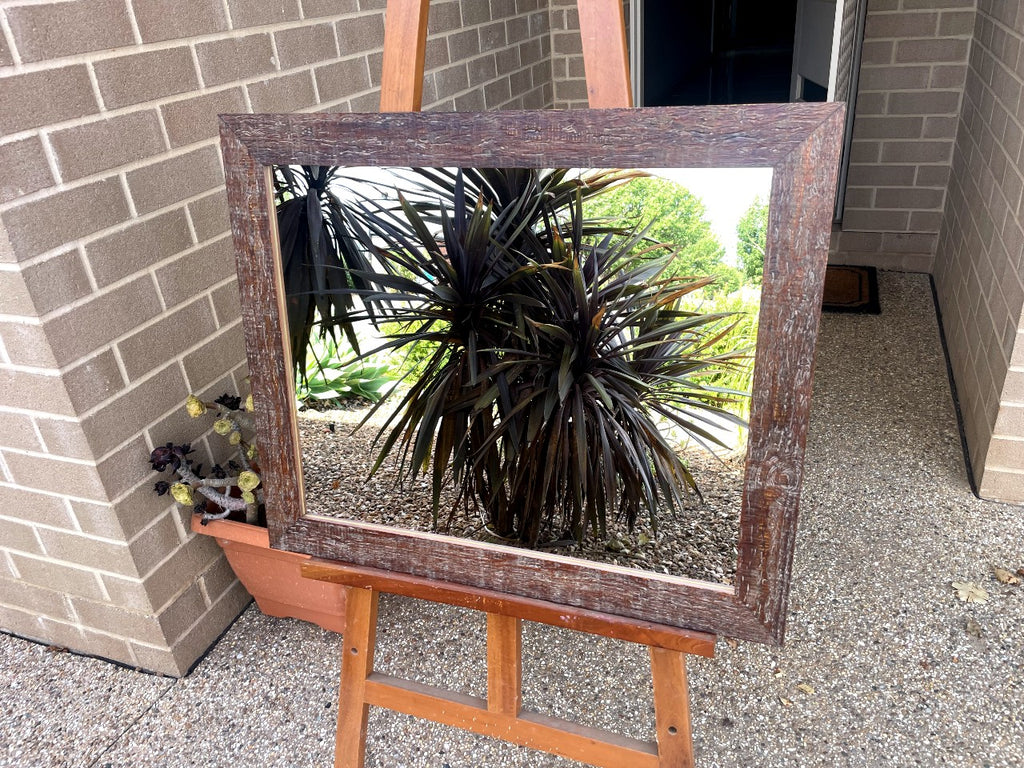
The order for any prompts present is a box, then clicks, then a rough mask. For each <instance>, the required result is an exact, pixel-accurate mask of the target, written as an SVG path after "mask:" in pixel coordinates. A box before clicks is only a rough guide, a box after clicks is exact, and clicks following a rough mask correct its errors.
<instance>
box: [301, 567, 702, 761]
mask: <svg viewBox="0 0 1024 768" xmlns="http://www.w3.org/2000/svg"><path fill="white" fill-rule="evenodd" d="M302 575H303V576H305V577H306V578H311V579H317V580H320V581H327V582H331V583H334V584H342V585H344V586H345V588H346V589H345V591H346V593H347V594H346V599H347V606H346V621H345V634H344V648H343V651H342V654H343V656H342V665H341V689H340V694H339V699H338V731H337V735H336V741H335V752H334V765H335V768H363V761H364V758H365V754H366V722H367V716H368V713H369V708H370V705H373V706H378V707H384V708H385V709H390V710H394V711H396V712H402V713H404V714H407V715H413V716H414V717H419V718H423V719H425V720H430V721H432V722H436V723H444V724H446V725H453V726H455V727H457V728H463V729H465V730H468V731H473V732H474V733H480V734H484V735H485V736H492V737H494V738H498V739H502V740H504V741H509V742H513V743H515V744H519V745H521V746H524V747H531V748H533V749H540V750H543V751H545V752H551V753H553V754H556V755H561V756H562V757H567V758H570V759H572V760H579V761H581V762H585V763H589V764H591V765H595V766H600V767H601V768H690V767H691V766H693V739H692V737H691V734H690V704H689V691H688V689H687V680H686V654H688V653H691V654H696V655H699V656H707V657H711V656H713V655H714V652H715V637H714V635H709V634H707V633H704V632H694V631H691V630H685V629H678V628H675V627H666V626H662V625H659V624H651V623H648V622H643V621H637V620H635V619H627V618H623V617H621V616H611V615H608V614H603V613H598V612H595V611H588V610H585V609H582V608H572V607H567V606H564V605H556V604H554V603H548V602H545V601H542V600H534V599H531V598H525V597H516V596H512V595H507V594H503V593H500V592H492V591H489V590H485V589H478V588H476V587H469V586H465V585H461V584H451V583H446V582H439V581H435V580H433V579H424V578H420V577H417V576H410V575H408V574H403V573H394V572H390V571H381V570H377V569H374V568H365V567H362V566H355V565H347V564H344V563H335V562H328V561H324V560H312V561H310V562H308V563H306V564H304V565H303V566H302ZM381 592H387V593H390V594H396V595H405V596H407V597H414V598H418V599H422V600H430V601H432V602H436V603H446V604H448V605H457V606H460V607H462V608H472V609H474V610H478V611H484V612H486V613H487V698H486V699H480V698H477V697H475V696H467V695H465V694H462V693H456V692H453V691H448V690H444V689H441V688H437V687H434V686H430V685H423V684H421V683H416V682H413V681H411V680H405V679H402V678H397V677H393V676H391V675H384V674H381V673H379V672H374V671H373V654H374V646H375V640H376V633H377V601H378V597H379V595H380V593H381ZM523 619H526V620H527V621H536V622H540V623H542V624H551V625H553V626H556V627H565V628H567V629H574V630H578V631H581V632H589V633H591V634H595V635H602V636H604V637H612V638H616V639H620V640H629V641H632V642H635V643H641V644H643V645H647V646H648V647H649V648H650V655H651V673H652V677H653V680H654V712H655V730H656V733H657V742H656V743H652V742H646V741H639V740H637V739H632V738H629V737H626V736H622V735H620V734H617V733H613V732H610V731H604V730H600V729H597V728H589V727H586V726H582V725H579V724H578V723H574V722H571V721H568V720H562V719H559V718H554V717H547V716H544V715H539V714H536V713H532V712H525V711H523V708H522V646H521V639H522V634H521V621H522V620H523Z"/></svg>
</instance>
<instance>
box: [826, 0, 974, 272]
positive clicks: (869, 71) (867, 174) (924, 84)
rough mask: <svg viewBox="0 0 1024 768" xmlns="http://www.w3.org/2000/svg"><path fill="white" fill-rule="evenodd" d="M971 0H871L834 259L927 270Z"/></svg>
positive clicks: (964, 58)
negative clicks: (848, 166) (843, 201)
mask: <svg viewBox="0 0 1024 768" xmlns="http://www.w3.org/2000/svg"><path fill="white" fill-rule="evenodd" d="M973 20H974V0H869V1H868V9H867V19H866V23H865V30H864V48H863V51H862V59H861V69H860V81H859V84H858V92H857V102H856V117H855V119H854V125H853V143H852V147H851V151H850V171H849V177H848V180H847V188H846V198H845V205H844V210H843V216H842V228H841V230H840V231H838V232H836V233H835V235H834V238H833V246H832V249H833V254H832V256H831V260H832V261H833V262H835V263H853V264H857V263H865V264H874V265H876V266H882V267H887V268H891V269H904V270H909V271H914V272H930V271H931V269H932V264H933V260H934V257H935V248H936V244H937V242H938V233H939V228H940V226H941V222H942V216H943V210H944V206H945V194H946V184H947V182H948V179H949V172H950V163H951V161H952V155H953V143H954V140H955V138H956V130H957V115H958V114H959V111H960V100H961V95H962V92H963V86H964V79H965V77H966V73H967V56H968V50H969V48H970V42H971V32H972V30H973Z"/></svg>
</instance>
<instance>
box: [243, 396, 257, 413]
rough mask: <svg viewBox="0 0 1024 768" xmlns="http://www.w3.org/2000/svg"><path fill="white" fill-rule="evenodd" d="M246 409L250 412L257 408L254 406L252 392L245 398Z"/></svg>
mask: <svg viewBox="0 0 1024 768" xmlns="http://www.w3.org/2000/svg"><path fill="white" fill-rule="evenodd" d="M245 410H247V411H249V412H252V411H254V410H256V409H255V408H254V407H253V404H252V395H251V394H250V395H249V396H248V397H247V398H245Z"/></svg>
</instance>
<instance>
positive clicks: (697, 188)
mask: <svg viewBox="0 0 1024 768" xmlns="http://www.w3.org/2000/svg"><path fill="white" fill-rule="evenodd" d="M644 170H646V171H647V172H648V173H652V174H654V175H656V176H662V177H664V178H666V179H671V180H672V181H675V182H676V183H678V184H681V185H683V186H684V187H686V188H687V189H688V190H690V192H692V193H693V194H695V195H696V196H697V197H699V198H700V199H701V200H702V201H703V202H704V206H705V208H706V211H707V219H708V221H709V222H710V223H711V229H712V230H713V231H714V233H715V234H716V235H718V239H719V241H720V242H721V243H722V245H723V246H724V248H725V252H726V254H727V255H726V260H727V261H728V262H729V263H730V264H732V265H734V266H735V265H736V225H737V224H738V223H739V220H740V218H741V217H742V216H743V214H744V213H745V212H746V210H747V208H749V207H750V204H751V203H752V202H753V200H754V198H755V197H757V196H760V197H761V199H762V200H765V201H767V200H768V197H769V194H770V193H771V183H772V171H771V169H770V168H646V169H644ZM391 172H392V169H380V168H358V169H355V168H353V169H349V170H348V173H351V174H352V175H354V176H361V177H362V178H365V179H367V180H373V181H385V180H390V178H389V177H390V173H391Z"/></svg>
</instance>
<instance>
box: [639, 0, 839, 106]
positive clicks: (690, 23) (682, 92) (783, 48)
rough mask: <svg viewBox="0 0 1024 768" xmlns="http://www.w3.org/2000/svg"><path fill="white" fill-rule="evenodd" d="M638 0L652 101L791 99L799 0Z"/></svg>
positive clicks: (646, 87) (647, 95) (646, 98)
mask: <svg viewBox="0 0 1024 768" xmlns="http://www.w3.org/2000/svg"><path fill="white" fill-rule="evenodd" d="M634 1H635V2H643V36H644V40H643V73H644V74H643V104H644V105H645V106H672V105H701V104H753V103H765V102H784V101H789V95H790V83H791V78H792V68H793V40H794V35H795V29H796V14H797V0H773V1H772V2H765V0H691V2H685V3H680V2H678V0H634ZM807 95H809V94H805V98H806V97H807ZM822 100H823V99H822Z"/></svg>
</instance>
